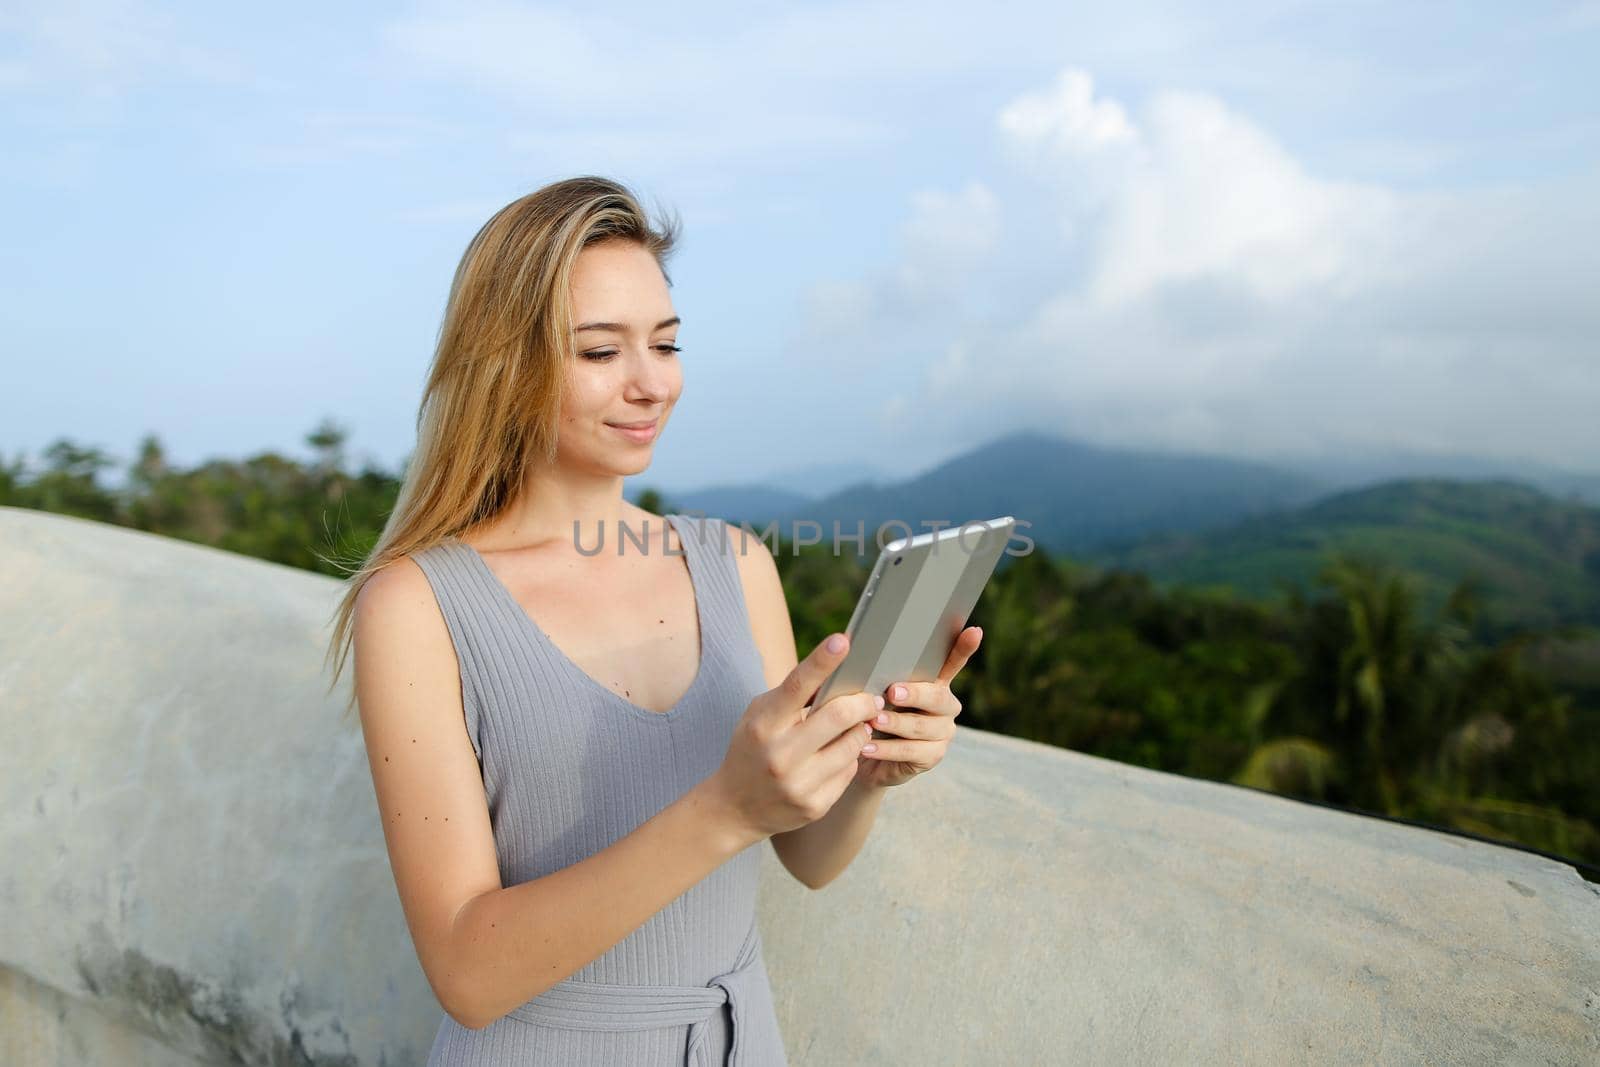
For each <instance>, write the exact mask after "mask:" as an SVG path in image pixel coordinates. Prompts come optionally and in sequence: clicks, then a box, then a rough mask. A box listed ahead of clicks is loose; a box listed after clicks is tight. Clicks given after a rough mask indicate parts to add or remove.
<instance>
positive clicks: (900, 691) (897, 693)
mask: <svg viewBox="0 0 1600 1067" xmlns="http://www.w3.org/2000/svg"><path fill="white" fill-rule="evenodd" d="M894 698H895V700H897V701H899V700H904V699H905V698H906V687H905V686H903V685H897V686H895V687H894Z"/></svg>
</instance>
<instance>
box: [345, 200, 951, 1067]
mask: <svg viewBox="0 0 1600 1067" xmlns="http://www.w3.org/2000/svg"><path fill="white" fill-rule="evenodd" d="M676 233H677V225H676V223H672V224H669V225H667V226H665V227H663V228H660V229H657V228H655V227H654V226H653V225H652V224H651V223H650V221H649V220H648V218H647V217H646V215H645V213H644V212H643V211H642V209H641V208H640V207H639V204H638V203H637V201H636V199H635V198H634V196H633V195H632V194H631V193H630V192H629V191H628V190H627V189H626V188H624V187H623V186H621V185H618V184H616V183H615V182H611V181H608V180H605V179H601V178H594V177H585V178H576V179H572V180H569V181H562V182H557V183H554V184H552V185H549V186H546V187H545V188H543V189H540V190H538V191H537V192H534V193H532V194H530V195H528V196H525V197H523V198H521V199H519V200H517V201H515V202H514V203H512V204H509V205H507V206H506V207H504V208H502V209H501V210H500V211H499V212H498V213H496V214H495V216H494V217H493V218H491V219H490V220H489V221H488V222H487V223H486V224H485V225H484V227H483V228H482V229H481V230H480V231H479V232H478V234H477V235H476V236H475V237H474V238H473V240H472V242H471V244H470V245H469V246H468V248H467V251H466V253H465V255H464V256H463V258H462V260H461V264H460V266H459V267H458V268H457V271H456V275H455V279H454V282H453V284H452V286H451V291H450V298H449V303H448V306H447V309H446V313H445V320H444V325H443V328H442V330H441V333H440V338H439V344H438V348H437V351H436V353H435V357H434V362H433V366H432V368H431V371H430V374H429V377H428V381H427V385H426V389H425V394H424V398H423V403H422V408H421V413H420V417H419V419H418V430H419V433H418V442H417V449H416V451H415V452H414V453H413V457H412V459H411V461H410V463H409V464H408V466H407V469H406V473H405V480H404V484H403V485H402V486H401V490H400V494H399V497H398V500H397V502H396V505H395V510H394V513H393V514H392V515H391V516H390V519H389V522H388V524H387V526H386V528H385V530H384V532H383V535H382V537H381V538H380V539H379V541H378V544H377V546H376V547H375V548H374V549H373V551H372V553H371V555H370V557H369V558H368V560H367V561H366V563H365V565H364V566H363V567H362V568H361V569H360V570H358V571H357V572H356V573H355V574H354V575H353V576H352V578H351V580H350V588H349V590H348V591H347V593H346V595H345V597H344V600H343V602H342V603H341V605H340V608H339V613H338V616H337V623H336V628H335V637H334V642H333V645H332V646H331V647H330V653H331V652H333V651H334V650H338V651H339V653H340V657H339V661H338V663H337V664H336V667H335V671H334V678H335V681H337V678H338V675H339V673H340V670H341V669H342V665H343V654H344V652H345V649H346V646H347V645H353V649H354V653H355V693H354V700H355V701H356V702H358V703H359V706H360V714H361V725H362V731H363V734H364V737H365V740H366V747H367V756H368V762H369V765H370V766H371V769H372V777H373V785H374V788H375V792H376V795H377V800H378V803H379V808H380V814H381V816H382V819H383V827H384V835H385V840H386V842H387V845H388V850H389V858H390V863H391V866H392V869H393V871H394V876H395V882H396V885H397V888H398V890H399V895H400V901H401V905H402V908H403V909H404V912H405V916H406V922H407V925H408V927H409V929H410V932H411V937H412V941H413V943H414V944H415V946H416V950H417V956H418V959H419V961H420V962H421V964H422V968H423V971H424V973H425V974H426V975H427V978H428V982H429V984H430V985H431V986H432V988H433V991H434V994H435V995H436V996H437V997H438V999H439V1002H440V1004H441V1005H442V1006H443V1008H444V1011H445V1017H444V1018H443V1019H442V1020H441V1021H440V1025H439V1029H438V1032H437V1036H436V1038H435V1040H434V1043H433V1048H432V1051H431V1053H430V1056H429V1060H428V1062H429V1063H430V1064H510V1063H519V1064H522V1063H561V1064H576V1063H607V1064H630V1065H631V1064H654V1063H660V1064H667V1063H683V1062H685V1061H686V1060H687V1061H688V1062H693V1063H722V1062H724V1061H725V1060H726V1061H727V1062H731V1063H743V1064H777V1063H783V1062H784V1051H783V1044H782V1040H781V1037H780V1034H779V1031H778V1026H777V1019H776V1015H775V1012H774V1010H773V1003H772V995H771V989H770V986H769V985H768V981H767V975H766V971H765V968H764V963H763V960H762V957H761V951H760V949H761V946H760V938H759V932H758V930H757V927H756V921H755V920H756V916H755V893H756V881H757V871H758V867H759V859H760V850H759V849H757V848H752V847H751V846H753V845H757V844H759V843H760V842H761V841H763V840H766V839H770V840H771V841H772V844H773V848H774V849H775V851H776V852H777V854H778V857H779V858H780V860H781V861H782V862H783V864H784V866H785V868H786V869H787V870H789V871H790V872H791V873H792V874H793V875H794V876H795V877H796V878H797V879H799V880H800V881H801V882H802V883H804V884H806V885H808V886H810V887H812V888H821V887H822V886H823V885H825V884H827V883H828V882H829V881H831V880H832V879H833V878H834V877H836V876H837V875H838V874H839V872H840V871H841V870H843V869H844V867H845V866H846V865H848V864H849V862H850V861H851V859H852V858H853V857H854V856H855V854H856V853H857V851H858V850H859V849H860V847H861V843H862V841H863V840H864V839H865V838H866V835H867V833H868V831H869V830H870V828H871V825H872V822H873V819H874V816H875V813H876V810H877V806H878V804H879V802H880V800H881V798H882V795H883V790H884V788H886V787H889V786H893V785H898V784H900V783H902V782H904V781H907V780H909V779H910V778H912V777H914V776H915V775H917V774H918V773H921V772H922V771H925V770H927V769H929V768H931V767H932V766H933V765H934V764H936V763H938V762H939V761H940V759H942V758H943V755H944V752H945V751H946V748H947V747H948V745H949V741H950V737H951V736H952V735H953V734H954V732H955V721H954V719H955V715H956V713H957V712H958V711H959V710H960V705H959V703H958V702H957V701H956V699H955V697H954V695H953V694H952V693H951V692H950V688H949V681H950V679H951V678H952V677H954V675H955V673H956V672H957V671H958V670H959V669H960V668H961V666H962V665H963V664H964V663H965V662H966V660H967V658H968V657H969V656H970V655H971V654H972V652H973V651H974V650H975V649H976V648H977V645H978V639H979V636H980V635H979V634H978V633H977V631H976V628H975V627H973V628H969V630H968V632H965V633H963V634H962V635H961V638H960V640H958V642H957V644H956V649H955V651H953V652H952V653H951V657H950V662H949V663H948V664H947V665H946V669H945V671H944V673H943V674H942V675H941V679H940V680H939V681H938V682H926V683H911V684H908V685H906V687H905V690H906V691H905V693H904V695H891V697H890V699H891V700H892V701H893V702H894V703H895V704H896V705H897V710H892V711H888V712H885V713H884V718H883V720H882V722H880V723H878V728H879V729H880V730H882V731H885V732H889V733H893V734H896V735H897V737H896V738H894V739H888V740H883V741H879V742H878V743H877V744H876V750H875V751H868V749H871V747H872V746H869V745H868V742H869V740H870V738H871V733H872V727H873V724H874V722H875V721H877V716H878V715H879V711H880V709H881V708H882V707H883V705H884V697H883V695H880V694H870V693H863V694H856V695H852V696H844V697H839V698H837V699H834V700H830V701H829V702H828V703H827V704H825V705H824V706H823V707H821V708H817V709H812V708H810V707H809V706H807V704H806V701H807V699H808V698H809V697H810V696H811V695H812V694H814V693H815V691H816V689H817V687H818V686H819V685H820V683H821V682H822V680H823V679H824V678H825V677H826V676H827V675H828V673H829V672H830V671H831V670H832V669H833V668H834V667H835V666H836V665H837V664H838V663H839V662H840V661H841V660H842V659H843V656H844V653H845V650H846V642H845V640H844V635H842V634H836V635H832V636H831V637H830V638H829V639H828V640H827V641H825V642H823V643H822V644H821V645H819V646H818V647H817V648H816V649H815V650H813V651H812V652H811V654H810V655H809V656H807V657H806V659H805V661H804V662H801V663H797V662H796V656H795V649H794V635H793V632H792V630H791V628H790V622H789V615H788V611H787V607H786V605H785V603H784V599H783V589H782V586H781V585H780V583H779V580H778V573H777V568H776V566H775V564H774V561H773V559H772V555H771V553H770V551H768V550H767V548H766V546H765V545H764V544H763V543H762V542H761V541H759V540H756V539H754V538H749V539H746V538H743V537H742V536H741V534H740V533H739V532H737V531H734V532H732V533H731V536H730V530H729V527H728V526H727V525H726V524H725V523H722V522H721V521H720V520H715V519H701V520H695V519H691V518H689V517H687V516H681V515H674V516H669V517H668V518H667V520H666V521H663V520H662V519H660V518H658V517H656V516H653V515H651V514H650V513H648V512H646V511H643V510H642V509H640V508H638V507H635V506H633V505H631V504H629V503H628V502H627V501H626V500H624V499H623V496H622V483H623V478H624V477H626V476H628V475H633V474H638V473H639V472H640V471H643V470H644V469H645V468H646V467H647V466H649V462H650V455H651V449H652V447H653V445H654V442H655V441H656V440H658V439H659V437H660V434H661V432H662V431H663V430H664V428H665V427H666V424H667V421H668V419H669V418H670V416H671V413H672V410H673V408H674V406H675V405H676V404H677V401H678V397H679V395H680V393H681V391H682V388H683V373H682V368H681V366H680V364H679V361H678V358H677V357H678V352H679V348H678V346H677V343H676V340H677V334H678V327H679V318H678V315H677V314H676V312H675V311H674V309H673V306H672V301H671V297H670V294H669V292H668V286H669V284H670V282H669V280H668V279H667V277H666V273H665V270H664V268H663V263H664V262H665V260H666V258H667V257H668V255H669V253H670V252H671V250H672V247H673V243H674V240H675V238H676ZM633 424H638V425H639V426H641V427H643V428H642V429H630V428H628V427H629V426H630V425H633ZM641 545H642V547H641ZM597 546H599V547H600V548H601V549H602V550H601V551H595V549H596V547H597ZM756 546H759V547H756ZM893 689H894V687H891V690H893ZM346 710H347V712H348V710H349V709H348V708H347V709H346Z"/></svg>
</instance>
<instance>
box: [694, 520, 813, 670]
mask: <svg viewBox="0 0 1600 1067" xmlns="http://www.w3.org/2000/svg"><path fill="white" fill-rule="evenodd" d="M706 522H707V524H719V523H720V524H721V525H722V526H723V528H724V534H725V536H726V540H725V541H724V542H723V544H725V545H726V546H727V551H729V552H731V553H733V558H734V560H735V561H736V562H737V564H738V568H739V585H740V588H742V589H743V590H744V603H745V610H746V612H747V613H748V614H749V616H750V632H751V636H752V637H754V638H755V643H756V648H757V650H758V651H760V653H761V662H762V669H763V672H764V675H765V677H766V680H767V685H768V686H769V687H775V686H777V684H778V683H779V682H781V681H783V679H784V676H785V675H787V674H788V673H789V672H790V671H791V670H793V669H794V665H795V663H796V662H798V657H797V655H796V653H795V644H794V624H793V623H792V622H791V621H790V619H789V604H788V601H787V600H786V599H785V597H784V592H783V580H782V578H781V577H780V576H779V574H778V562H777V560H775V559H773V557H772V550H771V549H770V548H768V547H767V543H766V541H764V540H762V539H761V538H760V537H759V536H756V535H755V534H752V533H748V532H746V531H745V530H744V529H742V528H741V527H738V526H734V525H732V524H731V523H728V522H725V521H724V520H722V519H707V520H706Z"/></svg>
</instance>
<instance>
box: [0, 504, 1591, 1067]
mask: <svg viewBox="0 0 1600 1067" xmlns="http://www.w3.org/2000/svg"><path fill="white" fill-rule="evenodd" d="M0 564H3V566H0V727H3V740H4V743H3V744H0V803H3V805H4V807H3V809H0V810H3V812H4V814H3V815H0V857H4V858H3V860H0V864H3V866H0V1063H6V1064H30V1065H31V1064H51V1065H54V1064H63V1065H64V1064H74V1065H76V1064H82V1063H101V1062H107V1063H110V1062H114V1063H119V1064H120V1063H133V1064H142V1063H180V1064H187V1063H191V1062H204V1063H224V1062H233V1063H247V1064H280V1063H282V1064H375V1065H376V1064H388V1065H399V1064H411V1063H420V1062H422V1060H423V1059H424V1057H425V1054H426V1050H427V1047H428V1042H429V1040H430V1039H431V1036H432V1032H433V1028H434V1026H435V1024H436V1022H437V1020H438V1017H439V1009H438V1007H437V1005H436V1004H435V1002H434V1000H433V998H432V995H431V993H430V992H429V990H428V987H427V983H426V981H425V980H424V978H423V975H422V972H421V970H420V968H419V966H418V964H417V962H416V958H415V956H414V954H413V951H412V947H411V943H410V940H409V936H408V934H407V931H406V927H405V922H404V919H403V916H402V914H401V911H400V906H399V901H398V898H397V897H396V895H395V889H394V883H393V880H392V878H391V876H390V873H389V869H388V862H387V857H386V854H385V851H384V846H383V837H382V831H381V829H380V827H379V825H378V821H377V816H376V809H375V805H374V803H373V799H372V785H371V779H370V777H369V773H368V770H367V765H366V760H365V756H364V754H363V751H362V743H361V735H360V728H359V725H358V723H357V722H356V721H355V719H354V717H351V718H350V719H341V717H340V714H339V710H340V706H341V700H342V697H343V694H344V691H345V690H343V689H341V691H339V692H337V693H335V694H333V695H331V696H325V695H324V694H323V692H322V690H323V688H324V686H325V684H326V680H325V676H324V675H323V674H322V667H321V662H322V660H321V656H322V649H323V641H324V636H325V629H324V627H325V624H326V620H327V618H328V615H329V612H330V611H331V609H332V607H333V605H334V603H335V598H336V594H337V591H338V588H339V586H338V584H337V583H336V582H334V581H333V580H331V579H328V578H324V577H321V576H317V575H312V574H308V573H305V572H301V571H297V570H294V569H291V568H286V567H281V566H277V565H273V564H268V563H262V562H259V561H255V560H251V559H246V558H243V557H239V556H235V555H232V554H229V553H225V552H220V551H216V550H212V549H207V548H202V547H199V546H195V545H189V544H186V543H182V542H178V541H173V540H169V539H165V538H160V537H154V536H150V535H147V534H140V533H133V532H130V531H126V530H121V529H118V528H115V527H110V526H105V525H101V524H97V523H92V522H86V521H81V520H74V519H66V518H62V517H59V516H51V515H45V514H40V513H35V512H29V511H22V510H17V509H10V508H0ZM345 684H346V685H348V676H347V678H346V682H345ZM761 914H762V924H763V933H764V938H765V942H766V954H767V961H768V969H769V971H770V973H771V975H772V981H773V987H774V993H775V995H776V997H777V1002H778V1007H779V1013H780V1018H781V1021H782V1023H783V1026H784V1033H785V1039H786V1041H787V1043H788V1047H789V1054H790V1059H791V1062H793V1063H795V1064H838V1063H853V1062H875V1063H907V1064H968V1063H1059V1062H1084V1061H1087V1062H1105V1063H1138V1064H1149V1063H1171V1062H1185V1063H1263V1064H1266V1063H1271V1064H1282V1063H1317V1064H1322V1063H1397V1064H1398V1063H1416V1062H1434V1063H1496V1064H1499V1063H1572V1064H1578V1063H1596V1062H1600V887H1597V886H1595V885H1592V884H1589V883H1586V882H1584V881H1583V880H1582V879H1580V878H1579V877H1578V875H1577V874H1576V872H1574V871H1573V870H1572V868H1571V867H1569V866H1566V865H1564V864H1560V863H1555V862H1552V861H1548V860H1544V859H1541V858H1538V857H1536V856H1532V855H1528V854H1525V853H1521V852H1517V851H1513V850H1509V849H1503V848H1498V847H1495V846H1491V845H1485V844H1480V843H1476V842H1472V841H1467V840H1462V839H1459V838H1455V837H1451V836H1448V835H1444V834H1437V833H1433V832H1429V831H1424V830H1417V829H1412V828H1408V827H1402V826H1397V825H1393V824H1389V823H1384V822H1381V821H1376V820H1370V819H1363V818H1359V817H1355V816H1350V815H1344V814H1341V813H1338V812H1332V811H1328V810H1324V809H1319V808H1315V807H1310V806H1307V805H1302V804H1297V803H1294V802H1292V801H1287V800H1280V799H1277V798H1273V797H1269V796H1264V795H1261V794H1258V793H1254V792H1251V791H1247V790H1241V789H1236V788H1232V787H1229V786H1222V785H1216V784H1212V783H1206V782H1199V781H1192V780H1188V779H1183V778H1178V777H1174V776H1170V775H1164V774H1159V773H1155V772H1151V771H1145V770H1141V769H1138V768H1132V767H1126V766H1122V765H1120V764H1115V763H1110V762H1107V761H1104V760H1099V759H1095V758H1092V757H1087V756H1083V755H1079V754H1076V753H1071V752H1064V751H1059V750H1055V749H1050V748H1045V747H1042V746H1038V745H1033V744H1029V743H1026V742H1020V741H1015V740H1011V739H1008V738H1003V737H996V736H991V735H986V734H983V733H981V732H979V731H975V730H971V729H966V730H963V731H962V732H961V733H959V734H958V735H957V739H956V742H955V743H954V745H953V746H952V749H951V753H950V756H949V758H948V759H947V760H946V762H945V764H944V766H942V767H941V768H940V769H939V770H937V771H936V772H934V773H933V774H930V775H928V776H927V777H925V778H923V779H920V780H918V781H916V782H913V783H910V784H909V785H907V786H904V787H902V788H900V789H897V790H895V791H894V793H892V794H891V795H890V796H889V797H888V799H887V800H886V803H885V804H884V807H883V810H882V815H881V816H880V820H879V824H878V828H877V829H876V831H875V832H874V835H873V837H872V838H871V840H870V841H869V842H868V844H867V847H866V849H865V850H864V851H863V853H862V855H861V856H860V857H859V858H858V859H857V861H856V862H855V864H854V865H853V866H852V867H851V868H850V870H848V871H847V872H846V873H845V874H844V875H843V876H842V877H841V878H840V879H839V880H838V881H836V882H835V883H833V885H831V886H829V887H828V888H827V889H826V890H823V891H822V892H820V893H812V892H809V891H807V890H805V889H804V888H802V887H800V886H799V885H798V884H796V883H794V882H793V881H792V880H790V879H789V878H788V876H787V875H786V874H785V873H784V871H783V870H782V868H781V866H780V865H779V864H778V862H777V860H776V859H775V858H774V857H773V856H772V855H771V853H770V851H769V852H768V853H767V867H766V870H765V874H764V881H763V883H762V887H761Z"/></svg>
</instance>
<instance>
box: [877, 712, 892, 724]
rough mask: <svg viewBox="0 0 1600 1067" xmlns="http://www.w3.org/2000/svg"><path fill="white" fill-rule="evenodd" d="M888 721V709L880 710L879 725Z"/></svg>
mask: <svg viewBox="0 0 1600 1067" xmlns="http://www.w3.org/2000/svg"><path fill="white" fill-rule="evenodd" d="M888 721H889V713H888V712H887V711H883V712H879V713H878V725H879V726H882V725H884V724H885V723H887V722H888Z"/></svg>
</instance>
